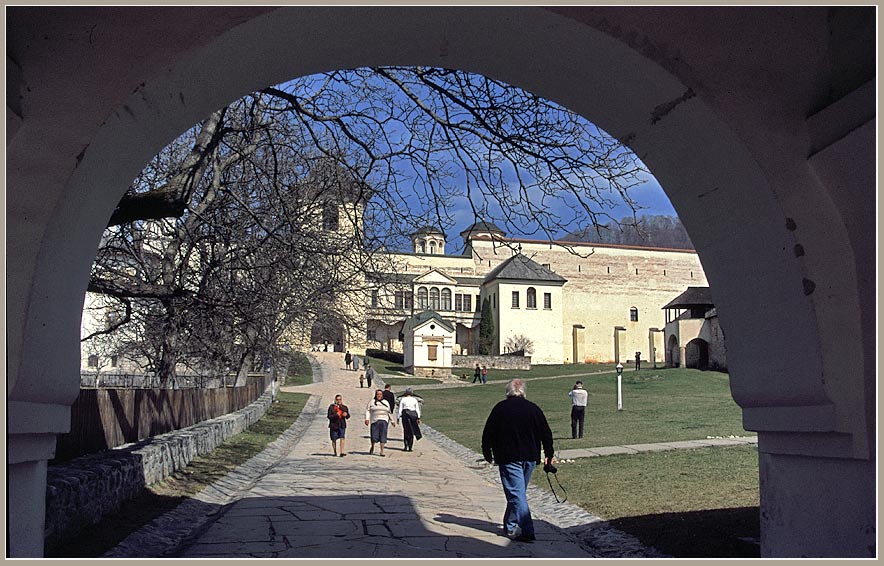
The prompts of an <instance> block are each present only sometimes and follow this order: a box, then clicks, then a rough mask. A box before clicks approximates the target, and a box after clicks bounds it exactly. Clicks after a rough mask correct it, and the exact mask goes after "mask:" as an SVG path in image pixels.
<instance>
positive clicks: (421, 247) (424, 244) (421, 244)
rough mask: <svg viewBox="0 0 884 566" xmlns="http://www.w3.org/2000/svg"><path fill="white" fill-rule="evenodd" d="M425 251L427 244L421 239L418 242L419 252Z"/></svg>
mask: <svg viewBox="0 0 884 566" xmlns="http://www.w3.org/2000/svg"><path fill="white" fill-rule="evenodd" d="M426 251H427V244H426V242H424V241H423V240H421V242H420V252H421V253H425V252H426Z"/></svg>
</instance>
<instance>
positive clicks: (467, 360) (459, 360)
mask: <svg viewBox="0 0 884 566" xmlns="http://www.w3.org/2000/svg"><path fill="white" fill-rule="evenodd" d="M451 364H452V365H453V366H454V367H455V368H469V370H470V371H469V373H468V374H467V375H468V376H469V377H470V378H472V377H473V370H475V368H476V364H479V365H480V366H488V367H489V368H495V369H524V370H528V369H531V356H451ZM454 373H458V372H456V371H455V372H454ZM460 373H463V372H460Z"/></svg>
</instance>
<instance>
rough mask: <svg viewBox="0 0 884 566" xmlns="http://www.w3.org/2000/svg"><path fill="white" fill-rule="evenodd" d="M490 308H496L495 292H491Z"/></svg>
mask: <svg viewBox="0 0 884 566" xmlns="http://www.w3.org/2000/svg"><path fill="white" fill-rule="evenodd" d="M491 308H494V309H496V308H497V293H491Z"/></svg>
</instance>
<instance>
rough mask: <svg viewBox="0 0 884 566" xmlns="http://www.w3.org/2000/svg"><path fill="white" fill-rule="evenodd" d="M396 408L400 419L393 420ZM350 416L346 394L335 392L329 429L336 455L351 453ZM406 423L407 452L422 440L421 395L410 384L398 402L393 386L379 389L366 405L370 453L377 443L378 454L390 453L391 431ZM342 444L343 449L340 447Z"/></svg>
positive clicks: (329, 415)
mask: <svg viewBox="0 0 884 566" xmlns="http://www.w3.org/2000/svg"><path fill="white" fill-rule="evenodd" d="M394 410H395V415H396V418H395V420H394V419H393V415H394ZM349 418H350V409H349V407H347V406H346V405H344V398H343V396H342V395H335V402H334V403H332V404H331V405H329V407H328V430H329V437H330V438H331V443H332V453H333V454H334V455H335V456H340V457H343V456H346V455H347V452H346V451H345V448H344V443H345V441H346V436H347V420H348V419H349ZM400 423H401V424H402V433H403V442H404V444H405V448H404V451H405V452H411V451H412V449H413V447H414V441H415V439H417V440H420V439H421V438H422V437H423V434H421V429H420V424H421V406H420V398H419V397H418V396H417V395H415V394H414V391H413V390H412V389H411V388H410V387H409V388H407V389H406V390H405V393H403V394H402V395H401V396H400V397H399V403H398V405H397V403H396V397H395V395H394V394H393V391H392V389H391V388H390V385H389V384H387V385H385V386H384V389H376V390H375V392H374V397H372V399H371V400H370V401H369V402H368V405H367V406H366V407H365V426H367V427H369V436H370V439H371V447H370V448H369V450H368V453H369V454H374V453H375V446H377V447H378V456H386V454H384V448H385V447H386V445H387V433H388V431H389V427H390V426H397V425H399V424H400ZM339 445H340V452H339V451H338V446H339Z"/></svg>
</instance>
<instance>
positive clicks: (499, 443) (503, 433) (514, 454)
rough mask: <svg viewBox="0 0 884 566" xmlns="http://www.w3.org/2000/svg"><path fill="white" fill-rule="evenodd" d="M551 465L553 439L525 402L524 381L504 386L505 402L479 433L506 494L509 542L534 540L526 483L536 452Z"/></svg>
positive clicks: (540, 414)
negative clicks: (497, 471) (542, 455)
mask: <svg viewBox="0 0 884 566" xmlns="http://www.w3.org/2000/svg"><path fill="white" fill-rule="evenodd" d="M541 446H542V447H543V453H544V455H545V456H546V463H547V464H552V462H553V454H554V453H555V451H554V449H553V436H552V431H551V430H550V428H549V424H548V423H547V422H546V416H545V415H544V414H543V411H541V410H540V407H538V406H537V405H535V404H534V403H532V402H531V401H529V400H527V399H525V382H523V381H522V380H521V379H518V378H516V379H513V380H511V381H510V382H509V383H507V385H506V399H504V400H503V401H501V402H499V403H498V404H497V405H495V406H494V408H493V409H491V414H489V415H488V420H487V421H486V422H485V429H484V430H483V431H482V455H483V456H484V457H485V460H486V461H487V462H489V463H494V464H497V467H498V470H499V472H500V482H501V484H502V485H503V492H504V495H506V511H505V512H504V514H503V528H504V531H505V533H506V536H507V537H509V538H510V539H512V540H518V541H522V542H532V541H534V540H535V535H534V521H533V520H532V518H531V510H530V509H529V508H528V492H527V490H528V484H529V482H530V481H531V474H532V473H533V472H534V467H535V466H536V465H537V464H539V463H540V449H541Z"/></svg>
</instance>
